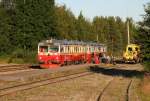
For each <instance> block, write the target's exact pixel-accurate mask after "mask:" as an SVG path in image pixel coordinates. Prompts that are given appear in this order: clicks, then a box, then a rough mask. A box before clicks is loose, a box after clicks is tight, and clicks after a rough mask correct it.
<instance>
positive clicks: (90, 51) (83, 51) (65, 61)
mask: <svg viewBox="0 0 150 101" xmlns="http://www.w3.org/2000/svg"><path fill="white" fill-rule="evenodd" d="M106 49H107V48H106V46H105V45H104V44H99V43H93V42H82V41H67V40H55V39H51V40H46V41H42V42H40V43H39V44H38V61H39V63H40V66H41V67H42V68H54V67H60V66H63V65H71V64H84V63H95V64H99V63H100V59H99V56H100V54H104V53H106Z"/></svg>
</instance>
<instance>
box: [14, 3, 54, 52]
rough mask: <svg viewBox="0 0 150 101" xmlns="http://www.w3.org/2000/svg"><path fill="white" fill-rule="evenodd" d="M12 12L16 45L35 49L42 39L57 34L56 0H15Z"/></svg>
mask: <svg viewBox="0 0 150 101" xmlns="http://www.w3.org/2000/svg"><path fill="white" fill-rule="evenodd" d="M14 3H15V7H14V9H13V13H12V15H11V16H12V21H13V23H12V24H13V25H14V28H13V29H14V30H13V38H14V39H13V40H12V41H13V43H14V46H17V47H19V48H23V49H25V50H26V49H35V48H36V47H37V44H38V42H39V41H40V40H43V39H48V38H49V37H53V36H56V33H55V31H54V26H55V22H54V21H55V20H54V16H53V14H54V0H44V1H43V0H15V2H14Z"/></svg>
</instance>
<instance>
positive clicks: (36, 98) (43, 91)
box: [0, 64, 150, 101]
mask: <svg viewBox="0 0 150 101" xmlns="http://www.w3.org/2000/svg"><path fill="white" fill-rule="evenodd" d="M119 66H120V67H121V66H124V67H125V68H126V67H128V68H126V69H125V70H121V71H118V70H117V71H116V70H115V69H114V70H111V71H107V70H102V71H101V70H100V71H101V72H95V73H94V74H93V75H88V76H84V77H81V78H76V79H72V80H68V81H63V82H60V83H55V84H51V85H46V86H41V87H38V88H34V89H30V90H27V91H21V92H17V93H15V94H11V95H9V96H3V97H1V98H0V101H97V98H98V97H99V94H100V93H101V92H102V91H103V89H104V88H105V87H106V85H107V84H108V83H109V82H110V81H111V80H113V82H112V83H111V84H110V85H109V86H108V89H106V91H105V92H104V94H103V96H102V100H101V101H126V99H125V97H126V89H127V86H128V84H129V81H130V80H131V79H132V80H133V84H132V85H131V89H130V94H129V95H130V97H129V99H130V101H148V100H141V99H140V96H138V94H137V92H138V91H137V89H138V87H139V84H140V79H139V78H138V77H137V74H136V73H137V71H136V73H133V74H132V72H129V71H126V70H130V68H131V71H133V72H135V71H134V70H140V69H141V65H139V64H136V65H135V64H131V65H119ZM116 72H120V73H117V75H116V74H114V73H116ZM128 73H130V76H127V75H128ZM146 81H147V82H145V83H144V84H143V85H144V86H142V87H143V88H142V90H144V92H146V94H150V93H149V91H150V90H149V87H150V86H149V79H148V80H146Z"/></svg>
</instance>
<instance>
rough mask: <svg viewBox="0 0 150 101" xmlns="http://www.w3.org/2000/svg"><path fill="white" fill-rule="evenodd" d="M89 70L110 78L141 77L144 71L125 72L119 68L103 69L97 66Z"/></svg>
mask: <svg viewBox="0 0 150 101" xmlns="http://www.w3.org/2000/svg"><path fill="white" fill-rule="evenodd" d="M90 70H91V71H92V72H95V73H102V74H104V75H110V76H123V77H129V78H131V77H142V76H143V75H144V74H145V71H137V70H125V69H119V68H111V69H110V68H103V67H98V66H91V67H90Z"/></svg>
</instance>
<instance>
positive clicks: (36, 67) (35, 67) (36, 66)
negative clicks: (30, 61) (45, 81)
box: [30, 65, 41, 69]
mask: <svg viewBox="0 0 150 101" xmlns="http://www.w3.org/2000/svg"><path fill="white" fill-rule="evenodd" d="M30 68H32V69H41V67H40V65H31V66H30Z"/></svg>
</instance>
